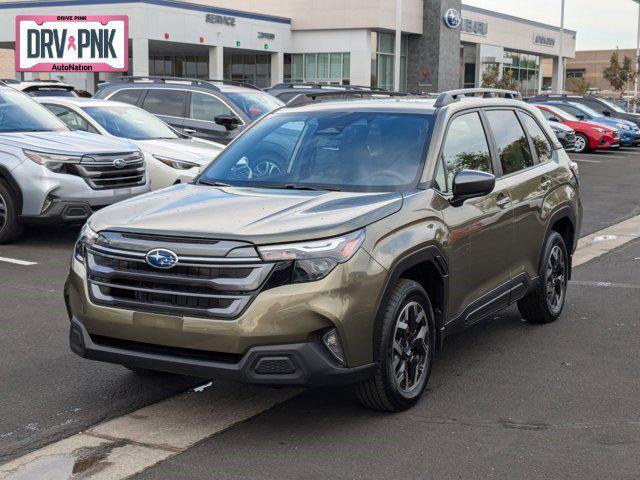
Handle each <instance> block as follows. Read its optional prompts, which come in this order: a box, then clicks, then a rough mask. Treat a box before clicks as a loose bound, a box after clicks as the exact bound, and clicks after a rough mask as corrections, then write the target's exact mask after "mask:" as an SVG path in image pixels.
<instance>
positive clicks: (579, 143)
mask: <svg viewBox="0 0 640 480" xmlns="http://www.w3.org/2000/svg"><path fill="white" fill-rule="evenodd" d="M588 151H589V139H588V138H587V136H586V135H585V134H584V133H576V145H575V150H574V152H575V153H586V152H588Z"/></svg>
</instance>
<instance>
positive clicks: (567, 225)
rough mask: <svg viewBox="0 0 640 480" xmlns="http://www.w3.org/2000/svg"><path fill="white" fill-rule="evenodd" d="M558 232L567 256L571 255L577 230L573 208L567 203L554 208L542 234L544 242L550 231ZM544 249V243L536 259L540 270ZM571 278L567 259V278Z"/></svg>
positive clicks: (575, 242) (574, 246) (575, 243)
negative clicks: (556, 208)
mask: <svg viewBox="0 0 640 480" xmlns="http://www.w3.org/2000/svg"><path fill="white" fill-rule="evenodd" d="M552 231H553V232H558V233H559V234H560V236H562V239H563V240H564V243H565V246H566V247H567V253H568V254H569V258H571V257H572V256H573V252H574V251H575V248H576V245H577V238H576V235H577V232H576V214H575V212H574V211H573V208H571V206H569V205H564V206H562V207H560V208H559V209H558V210H556V211H555V212H554V213H553V214H552V215H551V216H550V217H549V221H548V222H547V229H546V232H545V235H544V241H545V242H546V240H547V238H548V237H549V234H550V233H551V232H552ZM543 251H544V243H543V244H542V245H541V247H540V255H539V259H538V271H540V268H541V265H542V255H543ZM570 279H571V261H569V280H570Z"/></svg>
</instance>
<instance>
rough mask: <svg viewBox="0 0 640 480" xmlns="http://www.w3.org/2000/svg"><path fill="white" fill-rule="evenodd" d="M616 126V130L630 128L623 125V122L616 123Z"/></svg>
mask: <svg viewBox="0 0 640 480" xmlns="http://www.w3.org/2000/svg"><path fill="white" fill-rule="evenodd" d="M616 128H617V129H618V130H631V128H630V127H629V125H625V124H624V123H616Z"/></svg>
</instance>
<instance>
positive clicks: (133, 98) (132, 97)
mask: <svg viewBox="0 0 640 480" xmlns="http://www.w3.org/2000/svg"><path fill="white" fill-rule="evenodd" d="M142 92H143V90H140V89H137V88H127V89H125V90H120V91H119V92H116V93H115V94H113V95H112V96H111V97H109V100H113V101H114V102H124V103H130V104H131V105H136V104H137V103H138V100H139V99H140V95H142Z"/></svg>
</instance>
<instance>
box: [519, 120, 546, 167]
mask: <svg viewBox="0 0 640 480" xmlns="http://www.w3.org/2000/svg"><path fill="white" fill-rule="evenodd" d="M521 119H522V123H523V124H524V126H525V128H526V129H527V131H528V132H529V135H530V136H531V140H532V141H533V147H534V148H535V150H536V153H537V154H538V160H539V161H540V163H542V162H547V161H549V160H551V153H552V149H551V143H550V142H549V139H548V138H547V136H546V135H545V134H544V132H543V131H542V128H540V125H538V122H536V121H535V120H534V119H533V118H532V117H530V116H529V115H527V114H524V113H523V114H522V116H521Z"/></svg>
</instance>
